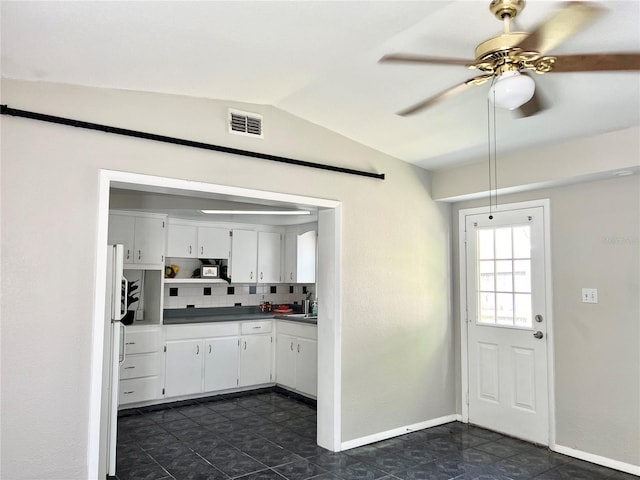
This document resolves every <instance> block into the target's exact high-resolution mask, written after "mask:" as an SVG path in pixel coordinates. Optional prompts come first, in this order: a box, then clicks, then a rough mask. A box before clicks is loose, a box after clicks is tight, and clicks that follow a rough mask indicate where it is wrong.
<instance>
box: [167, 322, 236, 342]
mask: <svg viewBox="0 0 640 480" xmlns="http://www.w3.org/2000/svg"><path fill="white" fill-rule="evenodd" d="M238 328H239V323H238V322H219V323H201V324H198V325H193V324H192V325H167V326H166V327H165V329H166V330H165V332H166V339H167V340H189V339H192V338H207V337H230V336H234V335H238Z"/></svg>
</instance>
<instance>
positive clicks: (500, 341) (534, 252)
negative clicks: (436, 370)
mask: <svg viewBox="0 0 640 480" xmlns="http://www.w3.org/2000/svg"><path fill="white" fill-rule="evenodd" d="M544 213H545V212H544V209H543V207H535V208H527V209H521V210H511V211H505V212H496V213H494V214H493V217H494V218H493V219H492V220H490V219H489V218H488V215H487V214H480V215H467V216H466V218H465V231H466V297H467V301H466V305H467V359H468V388H469V391H468V392H469V393H468V414H469V422H470V423H473V424H476V425H480V426H483V427H486V428H490V429H492V430H496V431H499V432H502V433H506V434H508V435H512V436H514V437H518V438H522V439H525V440H529V441H532V442H536V443H539V444H543V445H548V444H549V401H548V386H547V327H546V325H547V321H546V318H545V317H546V316H547V314H546V312H547V309H546V300H545V291H546V287H545V279H546V275H545V265H546V262H545V254H546V253H545V234H544V225H545V222H544Z"/></svg>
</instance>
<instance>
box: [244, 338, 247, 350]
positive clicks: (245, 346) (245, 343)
mask: <svg viewBox="0 0 640 480" xmlns="http://www.w3.org/2000/svg"><path fill="white" fill-rule="evenodd" d="M244 349H245V350H246V349H247V341H246V340H245V341H244Z"/></svg>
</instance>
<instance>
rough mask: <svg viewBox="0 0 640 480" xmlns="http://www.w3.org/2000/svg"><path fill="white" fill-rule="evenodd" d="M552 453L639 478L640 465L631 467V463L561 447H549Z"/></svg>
mask: <svg viewBox="0 0 640 480" xmlns="http://www.w3.org/2000/svg"><path fill="white" fill-rule="evenodd" d="M549 448H551V450H553V451H554V452H558V453H562V454H563V455H568V456H570V457H574V458H579V459H580V460H585V461H587V462H591V463H595V464H597V465H602V466H603V467H608V468H613V469H615V470H620V471H621V472H625V473H630V474H631V475H638V476H640V465H633V464H631V463H625V462H620V461H618V460H613V459H611V458H607V457H601V456H600V455H594V454H593V453H588V452H583V451H582V450H576V449H574V448H569V447H563V446H562V445H554V446H553V447H549Z"/></svg>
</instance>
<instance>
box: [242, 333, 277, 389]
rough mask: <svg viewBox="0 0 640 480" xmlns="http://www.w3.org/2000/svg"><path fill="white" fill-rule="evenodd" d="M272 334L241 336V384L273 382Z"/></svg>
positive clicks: (244, 385)
mask: <svg viewBox="0 0 640 480" xmlns="http://www.w3.org/2000/svg"><path fill="white" fill-rule="evenodd" d="M271 346H272V344H271V335H245V336H243V337H240V378H239V380H240V386H241V387H246V386H248V385H260V384H263V383H269V382H271Z"/></svg>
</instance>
